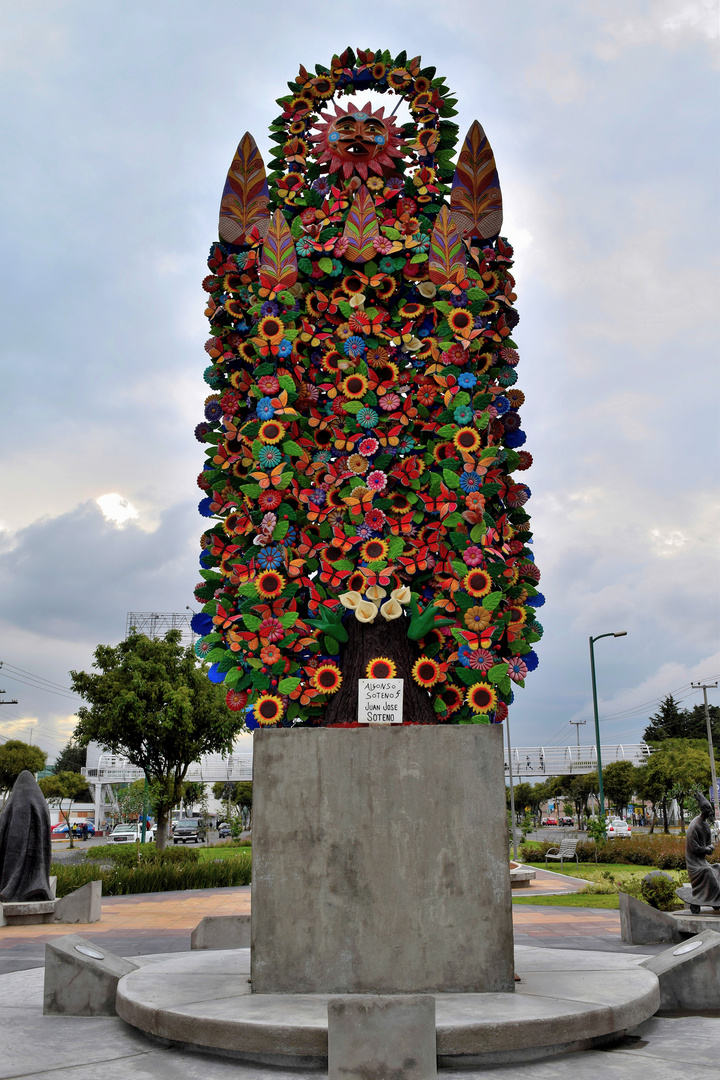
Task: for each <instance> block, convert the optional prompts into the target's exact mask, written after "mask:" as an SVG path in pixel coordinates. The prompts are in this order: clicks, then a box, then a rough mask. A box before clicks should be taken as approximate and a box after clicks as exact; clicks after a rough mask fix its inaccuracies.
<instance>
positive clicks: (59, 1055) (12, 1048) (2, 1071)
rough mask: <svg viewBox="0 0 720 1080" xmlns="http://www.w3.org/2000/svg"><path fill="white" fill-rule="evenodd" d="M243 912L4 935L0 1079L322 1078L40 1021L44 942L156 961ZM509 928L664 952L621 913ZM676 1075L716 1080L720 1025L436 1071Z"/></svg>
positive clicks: (166, 896)
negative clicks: (205, 921) (76, 939)
mask: <svg viewBox="0 0 720 1080" xmlns="http://www.w3.org/2000/svg"><path fill="white" fill-rule="evenodd" d="M561 884H562V883H561ZM583 884H584V883H583ZM543 888H544V889H546V890H548V891H555V890H554V888H553V887H552V886H551V885H548V884H547V879H546V884H544V885H541V884H538V885H537V886H536V888H535V889H534V890H527V891H526V890H522V892H524V893H526V894H527V893H529V892H533V893H534V894H535V895H537V894H539V892H540V890H541V889H543ZM564 888H568V886H565V887H564ZM569 888H572V885H570V886H569ZM575 888H577V886H575ZM249 910H250V888H249V886H248V887H242V888H231V889H202V890H189V891H187V892H176V893H157V894H148V895H141V896H124V897H106V898H105V899H104V900H103V907H102V912H103V913H102V919H101V921H100V922H99V923H94V924H92V925H88V926H83V925H76V926H64V925H47V926H17V927H3V928H2V929H0V1046H2V1051H3V1052H2V1053H1V1054H0V1080H15V1078H18V1080H19V1078H20V1077H23V1078H25V1080H40V1078H47V1080H98V1078H100V1077H101V1078H102V1080H178V1078H182V1080H195V1078H198V1080H200V1078H202V1080H226V1078H227V1080H230V1078H231V1077H232V1078H233V1080H290V1078H291V1077H292V1078H294V1080H304V1078H308V1080H309V1078H311V1077H312V1078H313V1080H323V1078H324V1077H325V1076H326V1075H327V1074H326V1072H325V1071H324V1070H302V1069H300V1070H298V1069H279V1068H274V1067H272V1066H262V1065H242V1064H239V1063H238V1062H235V1061H232V1060H228V1059H223V1058H220V1057H207V1056H200V1055H198V1054H194V1053H192V1052H190V1051H185V1050H180V1049H177V1048H174V1047H164V1046H159V1045H156V1044H154V1043H152V1042H150V1041H149V1040H148V1039H147V1038H146V1037H145V1036H144V1035H141V1034H140V1033H139V1032H137V1031H135V1030H134V1029H133V1028H131V1027H129V1026H128V1025H126V1024H125V1023H124V1022H123V1021H122V1020H120V1019H118V1018H116V1017H112V1018H92V1019H90V1018H87V1019H86V1018H77V1017H59V1016H43V1015H42V981H43V971H42V965H43V963H44V948H45V942H46V941H48V940H50V939H51V938H53V937H56V936H60V935H63V934H67V933H79V934H82V935H83V936H84V937H87V938H89V939H90V940H91V941H95V942H97V944H98V945H101V946H102V947H103V948H104V949H107V950H109V951H112V952H114V953H117V954H119V955H122V956H132V957H136V958H137V957H142V961H141V962H143V963H152V962H154V961H155V960H156V959H161V958H162V956H164V955H166V954H167V953H171V952H184V951H187V950H189V948H190V933H191V931H192V930H193V928H194V927H195V926H196V925H197V923H198V922H199V921H200V919H201V918H203V916H205V915H210V914H212V915H223V914H224V915H231V914H238V913H244V912H248V911H249ZM513 922H514V927H515V941H516V944H517V945H522V946H534V947H536V948H537V947H539V948H553V949H572V950H578V951H582V952H589V951H592V952H593V953H595V954H597V953H603V954H605V956H604V957H603V958H600V957H597V959H598V961H600V960H602V964H603V965H605V964H608V963H612V954H615V955H617V954H619V953H624V954H626V957H624V958H623V963H627V962H628V960H629V958H630V955H632V956H633V957H637V961H636V962H639V961H640V960H641V959H642V957H643V956H645V955H648V954H650V953H653V952H659V951H662V949H663V948H664V947H663V946H654V947H653V946H642V947H632V946H627V945H625V944H624V943H623V942H622V941H621V940H620V919H619V913H618V912H617V911H608V910H599V909H593V908H562V907H550V906H545V907H544V906H515V907H514V909H513ZM678 1074H682V1075H684V1076H686V1077H688V1078H692V1080H718V1078H719V1077H720V1017H714V1016H713V1017H711V1016H687V1017H678V1018H657V1017H653V1018H652V1019H651V1020H648V1021H646V1022H645V1023H644V1024H642V1025H641V1026H640V1027H639V1028H637V1029H636V1030H635V1031H633V1032H632V1033H631V1035H630V1036H629V1037H628V1038H627V1039H625V1040H624V1042H623V1043H621V1044H619V1045H617V1046H616V1047H615V1048H614V1049H611V1050H607V1051H591V1052H587V1053H582V1054H568V1055H565V1056H560V1057H555V1058H551V1059H548V1060H546V1061H540V1062H535V1063H533V1064H528V1065H522V1066H518V1065H513V1066H497V1067H492V1068H485V1069H472V1068H471V1069H465V1070H462V1071H458V1070H452V1069H447V1070H445V1069H444V1070H441V1076H442V1078H443V1080H510V1078H511V1077H514V1076H519V1077H521V1078H522V1080H585V1078H588V1080H589V1078H590V1077H592V1078H593V1080H647V1077H648V1076H652V1077H653V1080H677V1076H678Z"/></svg>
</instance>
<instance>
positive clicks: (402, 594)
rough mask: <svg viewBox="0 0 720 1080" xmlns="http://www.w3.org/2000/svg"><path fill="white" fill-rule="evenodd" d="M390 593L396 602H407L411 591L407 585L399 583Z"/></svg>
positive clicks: (410, 597)
mask: <svg viewBox="0 0 720 1080" xmlns="http://www.w3.org/2000/svg"><path fill="white" fill-rule="evenodd" d="M390 595H391V596H392V598H393V600H397V602H398V604H409V603H410V601H411V600H412V593H411V592H410V589H409V588H408V586H407V585H400V586H399V587H398V588H397V589H393V591H392V592H391V593H390Z"/></svg>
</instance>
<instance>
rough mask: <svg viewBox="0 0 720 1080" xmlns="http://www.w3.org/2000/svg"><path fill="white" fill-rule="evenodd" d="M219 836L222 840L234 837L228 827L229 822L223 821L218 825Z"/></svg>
mask: <svg viewBox="0 0 720 1080" xmlns="http://www.w3.org/2000/svg"><path fill="white" fill-rule="evenodd" d="M218 836H219V837H220V839H221V840H227V839H228V837H229V836H232V829H231V828H230V826H229V825H228V823H227V821H223V822H222V823H221V824H220V825H218Z"/></svg>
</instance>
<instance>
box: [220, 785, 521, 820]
mask: <svg viewBox="0 0 720 1080" xmlns="http://www.w3.org/2000/svg"><path fill="white" fill-rule="evenodd" d="M515 790H516V791H517V787H516V789H515ZM212 793H213V795H214V797H215V798H216V799H218V800H219V801H222V802H226V803H227V804H228V809H229V808H230V806H234V807H235V809H236V810H237V812H238V813H240V814H241V815H242V816H243V817H244V818H246V820H247V823H248V828H249V827H250V823H251V821H252V780H218V782H217V783H216V784H213V788H212ZM505 797H506V801H507V803H508V806H509V805H510V801H509V800H510V789H509V788H506V789H505ZM516 805H517V803H516ZM243 811H245V812H244V813H243Z"/></svg>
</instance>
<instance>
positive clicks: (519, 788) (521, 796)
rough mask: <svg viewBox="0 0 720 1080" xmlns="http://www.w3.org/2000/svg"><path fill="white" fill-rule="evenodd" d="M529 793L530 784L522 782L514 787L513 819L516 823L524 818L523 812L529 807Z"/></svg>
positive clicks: (530, 789)
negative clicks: (514, 818)
mask: <svg viewBox="0 0 720 1080" xmlns="http://www.w3.org/2000/svg"><path fill="white" fill-rule="evenodd" d="M531 791H532V784H527V783H525V782H524V781H523V782H522V783H520V784H516V785H515V817H516V819H517V821H518V822H519V821H520V819H521V818H524V817H525V810H526V808H527V807H529V806H530V797H531V795H530V793H531Z"/></svg>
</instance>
